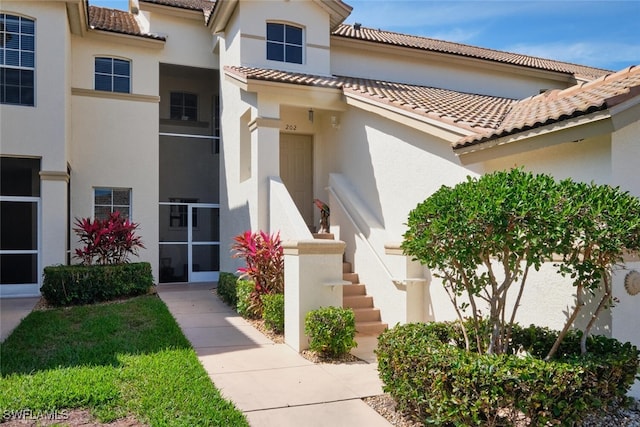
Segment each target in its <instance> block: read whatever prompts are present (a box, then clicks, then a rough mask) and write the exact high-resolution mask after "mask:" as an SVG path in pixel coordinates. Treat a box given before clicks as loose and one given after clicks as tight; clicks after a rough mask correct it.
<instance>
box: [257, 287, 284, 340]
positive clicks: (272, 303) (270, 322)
mask: <svg viewBox="0 0 640 427" xmlns="http://www.w3.org/2000/svg"><path fill="white" fill-rule="evenodd" d="M261 298H262V319H263V320H264V324H265V326H266V327H267V328H269V329H271V330H272V331H273V332H275V333H278V334H281V333H283V332H284V294H264V295H262V297H261Z"/></svg>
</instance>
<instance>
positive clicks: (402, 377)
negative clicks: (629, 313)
mask: <svg viewBox="0 0 640 427" xmlns="http://www.w3.org/2000/svg"><path fill="white" fill-rule="evenodd" d="M461 331H462V329H461V327H460V325H459V323H427V324H408V325H402V326H396V327H395V328H393V329H391V330H388V331H386V332H385V333H383V334H382V335H381V336H380V338H379V342H378V350H377V352H376V353H377V356H378V369H379V372H380V377H381V379H382V381H383V382H384V390H385V391H386V392H388V393H389V394H390V395H391V396H392V397H393V398H394V399H395V400H396V402H397V404H398V409H399V410H401V411H403V412H405V413H408V414H412V415H413V416H414V417H415V418H417V419H419V420H420V421H421V422H423V423H425V424H435V425H456V426H473V425H477V426H494V425H515V424H516V420H520V422H526V424H527V425H534V426H544V425H547V423H554V424H557V423H560V424H562V425H573V424H574V423H576V422H578V421H580V420H581V419H583V418H584V417H585V416H586V415H587V414H588V413H589V412H590V411H594V410H598V409H599V408H606V407H609V406H612V405H616V404H620V403H623V402H625V400H626V397H625V395H626V392H627V391H628V389H629V388H630V386H631V384H633V381H634V378H635V376H636V373H637V370H638V354H639V352H638V350H637V348H636V347H635V346H632V345H631V344H629V343H625V344H623V343H620V342H618V341H617V340H615V339H611V338H605V337H590V338H589V339H590V341H589V345H590V349H591V351H590V353H588V354H586V355H581V350H580V340H581V335H582V334H581V333H580V332H575V333H574V332H572V333H570V334H568V335H567V337H566V338H565V341H564V343H563V347H562V349H561V350H559V351H558V352H557V353H556V358H555V359H554V360H552V361H544V360H542V359H540V357H543V356H544V355H545V354H546V349H548V345H549V343H553V342H554V341H555V339H556V337H557V335H558V332H556V331H551V330H549V329H546V328H536V327H534V326H531V327H529V328H521V327H519V326H518V325H514V332H513V335H512V337H513V343H512V348H521V349H522V351H521V354H519V355H507V354H499V355H489V354H479V353H477V352H469V351H466V350H465V345H464V338H463V337H462V336H461V334H462V332H461ZM538 338H542V341H545V344H544V345H538V343H537V342H536V340H537V339H538ZM526 352H530V354H527V353H526Z"/></svg>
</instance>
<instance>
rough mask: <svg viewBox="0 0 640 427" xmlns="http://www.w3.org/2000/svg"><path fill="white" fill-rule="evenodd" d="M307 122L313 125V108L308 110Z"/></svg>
mask: <svg viewBox="0 0 640 427" xmlns="http://www.w3.org/2000/svg"><path fill="white" fill-rule="evenodd" d="M309 121H310V122H311V123H313V108H309Z"/></svg>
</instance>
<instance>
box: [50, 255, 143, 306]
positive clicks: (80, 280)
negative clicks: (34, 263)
mask: <svg viewBox="0 0 640 427" xmlns="http://www.w3.org/2000/svg"><path fill="white" fill-rule="evenodd" d="M152 286H153V275H152V274H151V265H150V264H149V263H148V262H139V263H132V264H115V265H87V266H85V265H71V266H62V265H61V266H50V267H45V269H44V279H43V282H42V287H41V288H40V292H42V295H43V296H44V297H45V299H46V300H47V302H48V303H49V304H52V305H55V306H65V305H78V304H92V303H96V302H101V301H110V300H114V299H117V298H122V297H129V296H134V295H142V294H144V293H147V292H148V291H149V289H150V288H151V287H152Z"/></svg>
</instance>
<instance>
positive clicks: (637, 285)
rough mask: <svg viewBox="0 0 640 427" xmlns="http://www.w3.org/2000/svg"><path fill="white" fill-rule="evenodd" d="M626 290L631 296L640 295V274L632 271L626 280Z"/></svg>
mask: <svg viewBox="0 0 640 427" xmlns="http://www.w3.org/2000/svg"><path fill="white" fill-rule="evenodd" d="M624 288H625V289H626V290H627V293H628V294H629V295H637V294H638V293H640V273H638V272H637V271H636V270H631V271H630V272H628V273H627V275H626V276H625V278H624Z"/></svg>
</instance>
